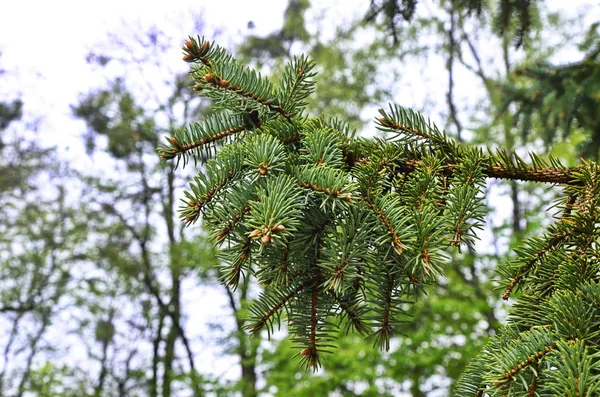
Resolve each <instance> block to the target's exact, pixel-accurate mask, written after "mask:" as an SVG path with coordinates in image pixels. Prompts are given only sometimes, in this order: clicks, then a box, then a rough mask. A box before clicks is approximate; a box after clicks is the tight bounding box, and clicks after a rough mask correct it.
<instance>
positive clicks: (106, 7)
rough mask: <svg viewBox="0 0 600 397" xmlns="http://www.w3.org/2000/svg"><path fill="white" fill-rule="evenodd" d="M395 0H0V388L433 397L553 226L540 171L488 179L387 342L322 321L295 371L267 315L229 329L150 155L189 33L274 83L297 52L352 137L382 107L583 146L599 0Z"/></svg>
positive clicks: (542, 144) (591, 102)
mask: <svg viewBox="0 0 600 397" xmlns="http://www.w3.org/2000/svg"><path fill="white" fill-rule="evenodd" d="M412 3H414V2H411V1H408V0H404V1H401V0H398V1H396V0H346V1H333V0H332V1H312V2H311V1H309V0H289V1H285V0H281V1H274V0H273V1H267V0H262V1H257V0H254V1H242V0H220V1H187V0H186V1H172V2H159V1H143V2H142V1H119V2H117V1H112V0H111V1H85V2H75V1H72V2H71V1H54V2H46V1H41V0H39V1H19V2H5V3H3V4H1V5H0V395H1V396H19V397H20V396H73V397H75V396H76V397H80V396H144V397H145V396H148V397H158V396H163V397H167V396H244V397H246V396H259V395H260V396H357V395H359V396H380V395H383V396H388V395H393V396H425V395H427V396H447V395H450V393H451V391H452V385H453V383H454V382H455V381H456V379H457V378H458V377H459V376H460V373H461V372H462V370H463V369H464V367H465V366H466V365H467V363H468V362H469V360H470V359H471V358H472V357H474V356H475V355H476V354H477V353H478V352H479V351H480V349H481V348H482V346H483V345H484V344H485V342H486V340H487V337H488V336H490V335H493V334H494V333H495V332H496V330H497V329H498V328H499V327H500V326H501V324H502V322H503V321H504V320H505V318H506V305H507V304H510V302H508V303H505V302H502V301H501V299H500V294H501V292H500V291H498V290H497V289H495V286H494V278H495V274H494V270H495V268H496V265H497V264H498V263H499V262H500V261H505V260H510V257H511V248H512V247H513V246H514V244H515V243H517V242H519V241H520V240H522V239H523V238H525V237H527V236H529V235H531V234H532V233H535V232H536V231H538V230H539V228H540V227H541V226H543V225H545V224H547V223H548V222H549V221H550V220H551V215H552V213H551V211H550V212H549V211H547V209H548V207H549V204H550V202H551V200H552V199H553V198H554V195H555V192H554V191H553V190H552V189H551V188H548V187H545V186H538V185H535V184H526V183H519V182H515V181H513V182H499V181H494V180H492V181H489V182H488V195H487V199H486V204H487V206H488V215H487V228H486V230H484V231H482V232H481V233H480V238H481V240H480V242H479V243H478V244H477V246H476V249H475V250H474V251H473V252H471V251H469V252H462V253H460V254H456V253H455V254H453V255H454V256H453V258H452V260H451V261H449V263H448V265H447V268H445V269H444V271H445V276H444V277H442V278H441V279H440V280H439V283H438V284H436V285H432V286H430V287H429V288H428V289H427V290H426V292H427V294H426V295H424V296H422V297H421V299H419V301H418V303H417V304H415V305H413V306H411V309H410V310H411V314H412V316H413V321H412V322H410V323H407V324H406V327H405V329H403V330H402V333H401V334H398V335H396V336H395V337H394V338H393V340H392V346H391V349H390V351H389V352H380V351H378V350H377V349H376V348H374V347H373V346H372V341H371V340H369V339H367V340H364V339H363V338H362V337H361V336H358V335H352V334H350V335H344V334H340V338H339V341H338V349H337V350H336V351H335V352H334V353H333V354H331V355H328V356H326V357H325V358H324V360H323V364H324V367H323V368H322V369H320V370H319V371H318V372H317V373H315V374H313V373H306V372H304V370H303V369H302V368H301V367H299V365H298V358H297V357H296V358H294V355H295V354H297V353H298V352H296V351H293V350H292V349H291V347H290V344H289V342H288V340H287V339H286V330H285V326H282V327H281V329H280V331H279V332H277V333H276V334H274V335H271V339H270V340H269V339H268V338H267V335H266V334H264V335H259V336H255V337H253V338H249V337H248V335H247V333H246V332H245V331H244V325H245V319H246V318H247V316H248V307H249V305H251V304H252V300H253V299H254V298H255V297H256V296H257V295H258V294H259V293H260V288H259V287H258V286H257V285H255V284H253V283H252V281H251V280H250V279H249V278H248V279H247V280H246V281H244V282H243V283H242V284H241V286H240V287H239V288H238V289H237V290H231V289H229V288H227V287H226V286H224V285H222V284H220V283H219V260H218V259H217V258H216V256H215V251H214V249H213V247H212V245H211V244H210V243H209V242H208V241H207V240H206V235H205V233H204V232H203V230H202V226H201V225H200V224H196V225H194V226H192V227H189V228H184V227H183V224H182V223H181V222H180V220H179V216H178V212H177V209H178V207H179V199H180V197H181V196H182V192H183V190H184V189H185V187H186V181H188V180H189V178H190V177H191V176H193V175H194V174H195V173H196V172H198V171H199V170H201V165H198V167H194V166H193V164H192V165H191V166H188V167H186V168H184V169H178V170H175V169H174V168H173V166H172V165H171V164H166V165H165V164H161V163H160V162H159V159H158V156H157V155H156V154H155V149H156V147H158V146H159V145H160V144H161V142H164V137H165V136H171V135H173V131H175V130H177V129H180V128H184V127H185V126H186V125H187V124H189V123H191V122H193V121H194V120H198V119H201V118H202V117H203V115H205V114H207V113H208V112H209V105H210V103H209V102H208V101H207V100H203V99H199V98H198V97H197V96H196V95H195V93H194V92H193V91H192V90H191V89H190V86H191V85H192V82H191V81H190V79H189V78H188V76H187V70H188V66H189V65H187V64H186V63H185V62H183V61H182V60H181V55H182V54H181V46H182V44H183V41H184V40H185V39H186V38H187V37H188V36H196V35H200V36H204V37H206V38H209V39H211V40H213V39H214V40H215V41H217V42H218V43H219V44H220V45H222V46H224V47H226V48H227V49H228V50H230V51H231V52H232V53H233V54H235V56H236V57H237V58H238V59H239V60H240V61H241V62H244V63H247V64H249V65H251V66H253V67H255V68H257V69H259V70H260V71H261V72H262V73H263V74H265V75H268V76H271V75H272V76H275V77H274V78H275V79H276V76H277V75H278V72H279V71H280V70H281V68H282V66H283V65H285V63H286V62H287V60H289V58H290V57H291V56H293V55H297V54H300V53H306V54H309V55H310V56H311V57H312V58H313V59H314V60H315V61H316V63H317V65H318V66H317V69H318V72H319V75H318V77H317V82H318V84H317V92H316V94H315V95H314V96H313V97H312V98H311V101H310V105H309V110H310V112H311V114H312V115H321V114H329V115H333V116H337V117H339V118H342V119H346V120H348V121H350V123H351V124H352V126H353V127H354V128H356V129H357V130H358V131H359V132H360V133H361V134H363V135H365V136H373V135H375V134H379V132H376V130H375V128H374V126H373V123H372V120H373V117H375V116H376V115H377V109H378V108H380V107H386V106H387V104H388V103H397V104H400V105H402V106H404V107H411V108H413V109H415V110H419V111H421V112H423V113H424V114H425V115H427V116H429V117H430V118H431V119H432V121H434V122H435V123H436V124H437V125H438V126H440V127H443V128H444V129H445V130H446V131H447V133H448V134H449V135H450V136H451V137H452V138H453V139H455V140H458V141H461V142H465V143H469V144H473V145H482V146H489V147H505V148H508V149H514V150H516V152H517V153H519V154H523V155H525V154H526V153H527V152H528V151H535V152H537V153H541V154H543V153H548V154H552V155H553V156H555V157H557V158H558V159H560V160H561V161H562V162H563V163H564V164H575V163H577V162H578V161H579V158H581V157H583V158H587V159H597V158H598V150H599V148H600V56H599V54H600V27H599V24H600V4H599V3H598V2H597V1H591V0H590V1H587V0H571V1H568V2H564V1H560V0H552V1H551V0H546V1H542V0H538V1H533V0H532V1H526V2H522V3H526V4H527V7H528V10H529V14H527V15H525V18H524V17H523V14H522V13H521V14H519V13H518V12H517V11H514V12H513V14H509V15H508V17H505V15H504V14H503V13H502V12H501V11H502V5H503V4H505V3H514V2H508V1H492V0H490V1H482V2H478V1H459V0H453V1H451V0H434V1H427V2H419V4H417V5H416V7H415V8H414V9H412V8H411V4H412ZM476 4H482V7H481V9H477V7H474V6H473V5H476ZM408 19H410V21H408ZM506 21H508V23H506ZM524 22H527V26H526V28H525V29H524V28H523V27H524V26H525V25H524Z"/></svg>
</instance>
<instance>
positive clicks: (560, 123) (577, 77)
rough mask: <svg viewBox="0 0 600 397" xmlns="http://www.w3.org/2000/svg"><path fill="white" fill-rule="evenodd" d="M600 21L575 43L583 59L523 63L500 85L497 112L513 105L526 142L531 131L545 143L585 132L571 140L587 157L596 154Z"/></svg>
mask: <svg viewBox="0 0 600 397" xmlns="http://www.w3.org/2000/svg"><path fill="white" fill-rule="evenodd" d="M599 26H600V23H595V24H593V25H592V26H591V28H590V30H589V32H588V34H587V37H586V38H585V41H584V42H583V43H582V44H581V45H580V49H581V50H582V51H586V52H587V53H586V55H585V57H584V59H583V60H582V61H579V62H574V63H569V64H564V65H554V64H551V63H549V62H539V63H537V64H534V65H524V66H522V67H520V68H518V69H516V70H515V71H514V73H513V75H514V79H513V81H511V82H510V83H508V84H505V85H504V86H503V89H504V98H503V103H502V106H501V108H500V109H499V111H500V112H505V111H507V109H508V108H509V106H511V105H516V109H517V111H516V113H515V116H514V117H515V123H517V124H518V125H519V126H520V129H521V134H522V136H523V139H525V140H527V138H528V135H529V133H530V131H531V130H532V129H535V130H536V133H537V134H539V135H540V136H541V138H542V139H543V140H544V143H545V144H546V146H547V147H548V146H550V145H552V144H553V143H554V142H560V141H562V140H564V139H567V138H568V137H569V134H570V133H571V132H572V131H580V132H581V131H587V132H588V134H589V135H588V138H587V139H584V140H581V139H578V138H577V137H575V138H574V142H572V143H575V144H576V147H577V149H578V151H579V153H581V155H583V156H584V157H587V158H598V155H599V150H600V37H599V33H598V27H599Z"/></svg>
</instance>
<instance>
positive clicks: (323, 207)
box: [158, 38, 600, 396]
mask: <svg viewBox="0 0 600 397" xmlns="http://www.w3.org/2000/svg"><path fill="white" fill-rule="evenodd" d="M184 53H185V55H184V59H185V60H186V61H188V62H191V63H192V64H193V66H192V72H191V73H192V75H193V77H194V78H195V80H196V81H197V84H196V86H195V87H194V89H195V90H197V92H198V93H199V94H200V95H203V96H205V97H208V98H210V99H212V100H213V105H214V107H215V108H216V109H220V110H221V112H219V113H214V114H213V115H212V116H210V117H207V118H206V119H204V120H202V121H201V122H200V123H197V124H193V125H191V126H190V127H188V128H187V129H185V130H181V131H178V132H176V133H175V135H174V136H172V137H169V138H168V141H167V142H168V145H167V146H166V147H162V148H160V149H159V150H158V151H159V155H160V156H161V158H162V159H163V160H176V161H180V160H181V159H183V162H184V165H186V163H187V162H188V161H189V159H190V157H193V158H194V160H197V159H199V158H200V157H201V155H205V156H206V157H208V155H210V154H212V152H217V154H216V155H215V156H214V157H213V158H212V159H210V160H208V161H207V162H206V164H204V165H203V169H202V170H201V172H199V174H198V175H197V176H196V177H195V178H194V180H193V182H192V183H191V184H190V188H189V190H188V191H187V192H185V200H184V206H183V207H182V209H181V215H182V218H183V220H184V222H186V223H187V224H188V225H189V224H191V223H193V222H195V221H196V220H197V219H198V218H199V216H200V215H203V217H204V219H205V220H206V223H207V224H208V225H209V226H210V237H211V238H212V239H213V240H214V241H215V243H216V244H218V245H220V246H221V247H222V248H224V249H225V252H224V254H223V256H222V258H223V259H224V261H223V262H224V263H223V269H221V274H222V281H223V282H224V283H226V284H228V285H230V286H233V287H234V288H235V286H237V285H238V283H239V282H240V280H242V279H243V278H244V277H255V278H256V279H257V280H258V282H259V284H260V285H261V286H263V287H264V291H263V292H262V293H261V294H260V296H259V298H258V300H257V302H256V304H255V305H253V306H252V307H251V309H250V311H251V316H252V323H251V324H250V325H249V326H248V327H247V329H248V330H250V332H251V333H256V332H259V331H260V330H261V329H263V328H264V327H265V326H266V327H267V333H268V334H269V336H270V334H271V332H273V327H274V324H275V322H277V323H279V322H280V317H281V315H282V312H283V310H285V314H286V315H287V319H288V321H289V322H288V326H289V331H290V335H291V336H292V340H293V342H294V344H295V346H296V347H297V348H298V354H297V356H299V357H300V362H301V364H302V365H304V366H306V368H307V369H313V370H315V369H316V368H318V367H319V366H320V365H321V362H320V360H321V358H322V353H325V352H330V351H331V349H332V348H334V339H335V337H336V335H337V334H338V332H339V328H340V326H342V324H344V326H345V327H346V329H354V330H356V331H358V332H361V333H362V332H365V333H368V332H370V336H369V337H371V338H374V342H375V343H374V344H375V345H379V347H380V348H382V349H389V346H390V339H391V338H392V337H393V336H394V335H396V334H398V333H399V332H400V331H401V330H402V324H403V323H404V322H405V321H406V317H407V314H406V310H407V307H410V305H411V304H413V303H414V302H415V300H416V299H419V292H420V291H421V290H425V289H426V287H427V285H428V284H430V283H432V282H435V281H436V280H437V279H438V278H439V276H440V275H443V272H444V268H445V267H446V265H447V262H448V260H449V258H450V256H449V255H447V250H448V249H450V248H452V247H457V248H459V249H460V247H461V246H462V245H467V246H468V247H469V248H472V245H473V242H474V241H475V239H476V238H477V235H476V232H477V230H478V229H480V228H481V225H482V224H483V221H484V215H485V213H484V207H483V199H484V189H485V181H486V179H487V178H501V179H508V180H523V181H536V182H542V183H549V184H555V185H562V188H563V190H564V192H565V196H564V197H563V198H560V199H558V200H557V207H558V209H559V211H560V212H562V214H563V216H562V218H561V219H560V220H558V221H557V222H556V223H555V224H554V225H551V226H549V227H548V228H547V229H546V232H545V233H543V234H541V236H539V237H533V238H530V239H529V240H527V241H526V242H525V243H524V244H523V245H521V247H520V248H518V249H517V250H516V254H517V255H516V258H515V259H514V260H513V261H511V262H509V263H506V264H503V265H501V266H500V269H499V271H498V273H499V275H500V277H501V279H502V280H501V284H502V285H503V286H504V287H505V292H504V295H503V297H504V298H505V299H506V298H508V297H509V295H510V294H511V293H512V292H513V291H514V290H515V289H516V288H517V287H518V288H520V290H521V291H522V294H521V296H520V297H518V299H517V302H516V304H515V305H513V307H512V308H511V311H510V314H509V317H508V325H507V326H506V327H505V328H503V329H502V331H501V332H500V333H499V334H498V335H496V336H495V337H493V338H492V339H491V340H490V343H489V345H488V346H487V347H486V348H485V349H484V351H483V352H482V353H481V355H480V357H479V358H478V359H476V360H475V361H473V362H472V364H471V365H470V366H469V368H468V369H467V370H466V371H465V375H464V376H463V378H462V380H461V383H460V384H459V385H458V388H457V390H461V393H463V394H462V395H465V396H473V395H484V394H485V393H487V394H490V395H499V394H502V393H506V394H515V395H520V394H526V393H529V394H531V393H540V394H541V393H547V394H548V393H550V391H551V392H555V391H556V390H559V389H555V388H553V387H554V386H552V385H553V384H560V385H562V386H563V388H562V389H560V390H574V389H572V386H573V384H570V383H568V382H567V379H568V376H569V374H575V373H577V374H582V375H581V377H580V378H581V380H582V381H581V382H580V383H577V384H584V385H585V387H584V388H583V389H581V388H580V389H578V390H580V391H581V392H582V393H583V392H585V393H588V394H589V393H593V392H595V391H596V390H597V388H596V389H595V387H596V386H595V385H597V383H598V381H597V379H596V378H594V377H593V376H589V375H590V374H589V371H596V370H595V369H593V370H592V369H591V368H595V367H593V366H591V364H590V362H591V361H590V357H592V358H596V357H598V355H599V354H600V353H599V349H598V346H600V340H599V338H600V331H598V330H599V329H600V320H599V319H600V304H599V303H598V302H600V287H599V286H598V285H599V283H598V274H600V261H599V260H598V258H599V257H600V249H599V248H598V244H597V242H598V241H599V239H600V231H599V230H600V226H599V225H600V168H599V167H598V165H597V164H595V163H593V162H584V163H583V164H582V165H581V166H578V167H573V168H567V167H564V166H563V165H562V164H560V162H559V161H558V160H557V159H555V158H552V157H549V158H548V159H542V158H541V157H539V156H537V155H535V154H531V155H530V159H529V160H528V161H525V160H524V159H522V158H521V157H519V156H518V155H516V153H514V152H513V151H504V150H488V151H487V152H485V151H484V150H483V149H481V148H477V147H469V146H467V145H465V144H462V143H456V142H454V141H453V140H451V139H449V138H448V137H447V136H446V134H445V133H444V132H443V131H441V130H440V129H438V128H437V127H436V126H435V124H433V123H431V122H430V121H428V120H426V119H425V118H424V117H423V116H422V115H420V114H419V113H417V112H414V111H412V110H409V109H405V108H402V107H400V106H397V105H391V106H390V108H389V110H386V111H384V110H381V111H380V117H379V119H377V121H376V124H377V128H379V129H380V130H382V131H384V132H387V133H389V134H391V135H392V137H391V139H387V140H383V139H377V138H375V139H365V138H357V137H355V134H354V131H351V130H350V128H349V127H348V125H347V123H344V122H341V121H339V120H335V119H329V118H327V117H314V118H307V117H306V116H304V115H303V111H304V109H305V106H306V103H307V101H308V97H309V95H310V94H311V93H312V92H313V89H314V81H313V77H314V75H315V74H314V72H313V70H314V69H313V68H314V65H313V63H312V61H310V60H308V58H306V57H299V58H295V59H293V60H292V61H291V62H290V64H289V65H288V66H287V67H286V69H285V71H284V72H283V77H282V78H281V79H280V80H279V82H280V84H279V85H277V84H275V83H272V82H271V81H269V80H268V79H266V78H265V77H263V76H261V75H260V74H259V73H256V72H255V71H253V70H251V69H249V68H247V67H245V66H242V65H240V64H238V62H237V61H236V60H235V59H234V58H233V57H232V56H231V55H229V54H228V53H227V52H226V51H224V50H223V49H222V48H221V47H219V46H216V45H214V44H213V43H210V42H208V41H205V40H204V39H200V38H198V39H197V40H195V39H191V38H190V40H188V41H186V43H185V45H184ZM329 203H331V204H332V205H331V206H328V205H327V204H329ZM334 320H335V321H334ZM579 341H581V342H579ZM578 343H580V344H581V346H580V345H578ZM567 351H569V352H572V354H574V356H575V357H576V360H574V361H572V362H569V364H568V365H563V366H560V368H559V365H557V364H556V363H557V361H556V357H558V355H557V354H558V352H561V353H560V354H563V352H567ZM573 365H576V366H579V365H581V366H587V367H585V368H590V369H589V370H588V369H586V371H588V372H587V373H583V372H576V371H574V370H573V368H574V367H573ZM552 366H554V367H556V368H557V369H558V370H556V371H555V370H554V369H553V368H552ZM577 368H580V367H577ZM581 368H583V367H581ZM555 375H556V376H555ZM577 376H580V375H577ZM552 382H554V383H552ZM570 388H571V389H570ZM519 393H520V394H519ZM590 395H591V394H590Z"/></svg>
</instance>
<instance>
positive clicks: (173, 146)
mask: <svg viewBox="0 0 600 397" xmlns="http://www.w3.org/2000/svg"><path fill="white" fill-rule="evenodd" d="M248 129H251V126H250V125H249V124H248V122H247V121H246V120H244V118H243V117H242V116H240V115H235V114H226V113H217V114H215V115H212V116H209V117H207V118H206V119H204V121H203V122H202V123H192V124H190V125H188V126H187V128H185V129H182V130H179V131H178V132H176V133H175V135H174V136H171V137H166V139H167V142H168V144H169V146H166V147H160V148H158V149H157V150H156V151H157V152H158V155H159V157H160V158H161V160H163V161H167V160H172V159H174V158H177V165H176V167H177V166H178V165H179V160H180V158H183V166H184V167H185V166H186V163H187V161H188V159H189V157H190V156H192V157H193V158H194V162H196V161H197V159H198V157H199V156H198V155H199V150H200V149H204V150H205V151H206V152H209V151H210V149H211V148H214V143H216V142H217V141H220V140H223V139H225V138H227V137H230V136H232V135H235V134H238V133H240V132H243V131H246V130H248ZM211 144H213V145H211Z"/></svg>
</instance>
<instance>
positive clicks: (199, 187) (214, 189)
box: [180, 145, 243, 225]
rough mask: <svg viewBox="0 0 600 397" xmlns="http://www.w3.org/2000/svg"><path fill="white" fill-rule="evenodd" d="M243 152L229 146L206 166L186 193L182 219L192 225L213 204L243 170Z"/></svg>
mask: <svg viewBox="0 0 600 397" xmlns="http://www.w3.org/2000/svg"><path fill="white" fill-rule="evenodd" d="M242 160H243V152H242V150H241V148H240V147H238V146H236V145H229V146H228V147H227V149H226V150H223V151H221V152H220V153H219V155H218V156H217V157H216V158H215V159H213V160H210V161H209V162H208V163H207V164H206V169H205V171H204V172H202V171H201V172H199V173H198V175H197V176H196V177H194V181H193V182H192V183H190V191H185V193H184V194H185V196H186V200H182V201H183V202H184V203H185V205H184V206H182V207H181V208H180V213H181V217H182V218H183V220H185V223H186V224H187V225H190V224H192V223H194V222H196V220H198V217H199V216H200V213H201V212H202V210H203V209H204V208H205V206H206V205H207V204H208V203H209V202H211V201H212V200H213V199H214V198H215V197H216V196H217V195H218V193H219V192H220V191H222V189H223V188H224V187H225V186H227V184H228V183H230V182H231V181H233V180H234V179H235V177H236V176H237V174H238V173H239V172H240V171H241V170H242Z"/></svg>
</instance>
